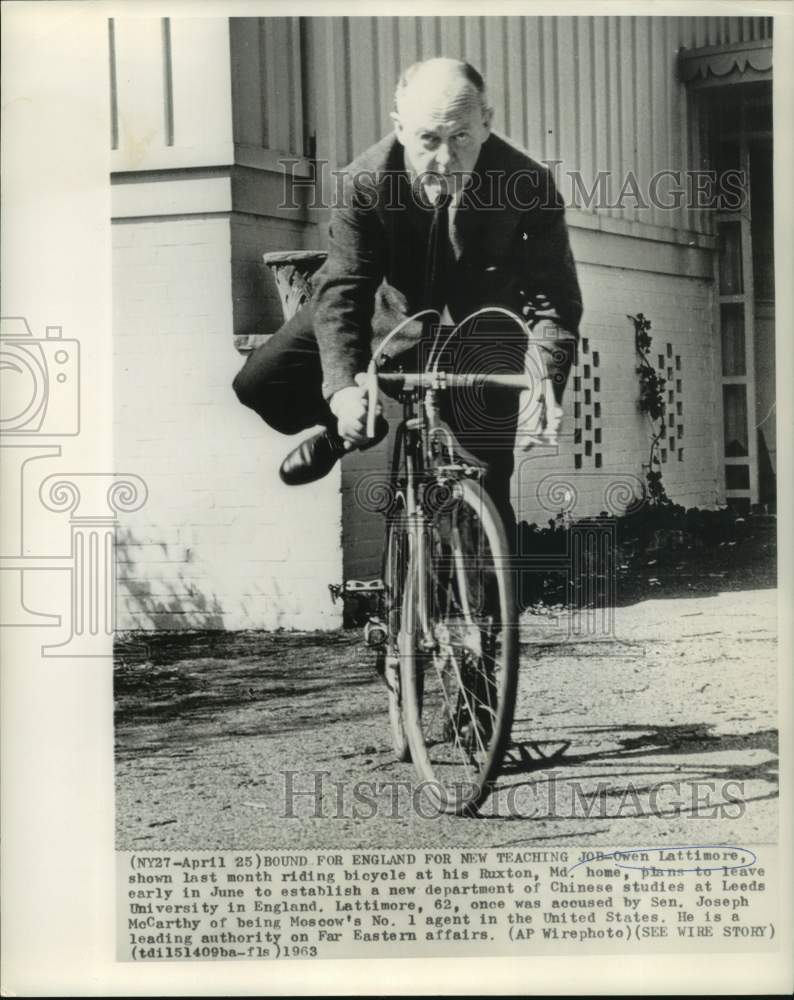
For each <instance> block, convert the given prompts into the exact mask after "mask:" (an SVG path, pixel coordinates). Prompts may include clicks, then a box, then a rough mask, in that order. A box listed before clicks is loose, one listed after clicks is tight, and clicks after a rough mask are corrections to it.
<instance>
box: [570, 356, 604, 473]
mask: <svg viewBox="0 0 794 1000" xmlns="http://www.w3.org/2000/svg"><path fill="white" fill-rule="evenodd" d="M600 369H601V358H600V355H599V353H598V351H593V350H591V348H590V341H589V339H588V338H587V337H582V340H581V342H580V362H579V364H578V365H577V367H576V369H575V371H574V376H573V418H574V432H573V441H574V456H573V462H574V468H575V469H584V468H594V469H600V468H601V466H602V464H603V451H602V448H603V429H602V427H601V371H600Z"/></svg>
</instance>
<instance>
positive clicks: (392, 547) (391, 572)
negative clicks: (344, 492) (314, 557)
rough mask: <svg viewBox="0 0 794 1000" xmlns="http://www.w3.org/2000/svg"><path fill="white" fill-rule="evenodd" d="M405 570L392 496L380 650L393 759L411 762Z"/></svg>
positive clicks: (402, 522)
mask: <svg viewBox="0 0 794 1000" xmlns="http://www.w3.org/2000/svg"><path fill="white" fill-rule="evenodd" d="M407 569H408V528H407V522H406V515H405V503H404V501H403V498H402V495H401V494H399V493H398V494H396V495H395V500H394V503H393V505H392V509H391V510H390V511H389V514H388V516H387V520H386V540H385V546H384V551H383V585H384V591H383V604H384V607H383V610H384V621H385V623H386V646H385V648H384V650H383V657H384V659H383V679H384V681H385V682H386V687H387V688H388V703H389V728H390V730H391V739H392V746H393V748H394V753H395V755H396V757H397V760H399V761H401V762H403V763H404V762H406V761H409V760H410V759H411V750H410V747H409V746H408V738H407V736H406V734H405V726H404V725H403V713H402V695H401V676H400V651H399V633H400V618H401V613H402V601H403V591H404V587H405V577H406V572H407Z"/></svg>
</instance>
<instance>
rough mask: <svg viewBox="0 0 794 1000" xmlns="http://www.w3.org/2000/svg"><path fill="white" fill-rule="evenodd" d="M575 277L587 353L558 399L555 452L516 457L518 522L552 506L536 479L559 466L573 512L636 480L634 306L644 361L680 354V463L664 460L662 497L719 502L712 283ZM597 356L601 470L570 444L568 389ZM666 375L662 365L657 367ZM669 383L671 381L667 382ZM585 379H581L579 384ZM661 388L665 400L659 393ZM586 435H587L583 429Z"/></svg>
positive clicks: (639, 432)
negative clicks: (643, 331)
mask: <svg viewBox="0 0 794 1000" xmlns="http://www.w3.org/2000/svg"><path fill="white" fill-rule="evenodd" d="M579 279H580V283H581V286H582V295H583V299H584V304H585V312H584V319H583V323H582V328H581V334H582V337H583V338H587V340H588V342H589V359H588V356H587V355H585V354H584V353H583V352H580V357H579V363H578V366H577V369H576V370H575V371H574V372H572V375H571V380H570V382H569V385H568V391H567V392H566V398H565V413H566V417H565V435H564V439H563V441H562V444H561V447H560V454H559V456H548V457H540V456H538V455H537V453H536V454H532V453H530V454H529V455H528V456H523V455H522V456H519V457H517V463H516V473H515V475H514V478H513V499H514V504H515V505H516V513H517V515H518V518H519V520H527V521H529V522H530V523H531V522H532V521H536V522H537V523H539V524H545V523H546V521H547V520H548V519H549V517H551V516H552V514H551V513H549V512H548V511H546V510H544V508H543V506H542V505H541V504H540V503H539V502H538V497H537V489H536V488H537V484H538V483H539V482H540V481H541V480H542V479H543V477H544V476H546V475H549V474H551V473H555V474H557V473H559V474H560V476H561V477H564V478H565V479H566V480H567V481H570V482H571V483H572V484H573V486H574V488H575V489H576V492H577V505H576V508H575V511H574V513H575V515H579V516H586V515H592V514H597V513H599V512H600V511H601V510H605V509H607V505H606V503H605V499H604V491H605V489H606V487H607V486H608V485H609V484H610V483H615V482H616V481H618V480H619V479H620V478H621V477H623V476H635V477H638V478H639V479H640V480H642V481H643V482H644V479H645V471H646V470H645V469H643V464H644V463H647V461H648V455H649V449H650V441H651V436H652V435H651V424H650V422H649V420H648V418H647V416H646V415H644V414H641V413H640V412H639V410H638V399H639V380H638V376H637V374H636V367H637V364H638V358H637V355H636V354H635V351H634V326H633V324H632V323H631V321H630V320H629V319H628V318H627V315H629V314H630V315H636V314H637V313H638V312H641V313H644V315H645V316H646V317H647V318H649V319H650V320H651V323H652V327H651V330H650V334H651V337H652V338H653V339H652V344H651V349H650V352H649V353H650V358H651V360H652V361H653V363H654V364H655V363H656V359H657V355H658V354H664V353H665V348H666V344H667V343H671V344H672V347H673V355H674V356H675V355H679V356H680V357H681V371H680V372H675V373H674V374H675V375H676V376H678V377H679V378H680V380H681V393H680V394H677V396H676V398H677V400H678V401H680V402H681V403H682V414H681V415H680V416H678V417H677V420H676V427H677V426H678V424H679V423H681V424H683V427H684V437H683V440H682V442H681V447H682V448H683V460H682V461H679V460H678V455H677V449H676V453H675V454H673V455H669V454H668V457H667V461H666V462H665V463H664V464H662V466H661V472H662V482H663V484H664V486H665V489H666V491H667V494H668V496H669V497H670V499H671V500H673V501H675V502H676V503H680V504H682V505H683V506H685V507H691V506H701V507H714V506H716V505H717V504H718V503H719V502H724V488H723V485H722V481H723V480H722V467H721V464H720V461H719V449H718V442H719V441H720V440H721V433H722V431H721V427H720V426H719V424H718V422H717V412H716V406H717V392H718V378H717V373H716V369H715V363H716V362H715V353H714V352H715V345H714V333H713V330H712V325H713V320H712V311H711V310H712V285H711V283H710V282H708V281H705V280H702V279H697V278H686V277H676V276H672V275H669V274H656V273H652V272H645V271H642V272H641V271H629V270H625V269H620V268H613V267H602V266H597V265H594V264H583V265H580V267H579ZM594 351H597V352H598V354H599V358H600V364H599V368H598V369H595V368H592V370H591V374H597V375H598V377H599V378H600V380H601V388H600V393H599V395H598V397H597V398H598V399H599V401H600V403H601V418H600V420H594V421H593V428H592V430H595V428H596V427H600V429H601V444H600V445H596V444H593V451H594V452H596V451H598V452H600V453H601V455H602V467H601V468H600V469H596V468H595V466H594V462H593V458H592V457H589V458H588V457H586V456H584V451H583V445H584V440H583V441H582V442H581V444H575V442H574V439H573V431H574V428H575V426H576V421H575V419H574V404H575V402H576V401H577V399H581V394H577V393H576V392H575V391H574V381H573V379H574V377H575V376H576V375H577V374H578V375H580V376H581V374H582V369H583V366H584V365H585V364H586V363H588V360H590V362H592V355H593V352H594ZM663 374H665V376H666V371H665V373H663ZM674 381H675V380H674ZM584 384H585V383H584V381H583V383H582V385H583V386H584ZM667 388H668V387H666V389H665V397H666V394H667ZM582 437H583V439H587V438H588V437H589V438H590V439H591V440H592V437H593V435H592V433H590V434H588V432H587V431H585V430H583V432H582ZM576 453H580V454H582V456H583V457H582V467H581V469H578V470H577V469H576V468H575V464H574V455H575V454H576Z"/></svg>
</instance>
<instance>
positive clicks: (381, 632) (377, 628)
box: [364, 618, 388, 649]
mask: <svg viewBox="0 0 794 1000" xmlns="http://www.w3.org/2000/svg"><path fill="white" fill-rule="evenodd" d="M387 637H388V633H387V631H386V626H385V624H384V623H383V622H382V621H381V620H380V618H370V619H368V621H367V624H366V625H365V626H364V642H366V644H367V645H368V646H369V647H370V649H378V648H379V647H380V646H385V644H386V639H387Z"/></svg>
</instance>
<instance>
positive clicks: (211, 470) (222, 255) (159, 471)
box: [113, 217, 341, 629]
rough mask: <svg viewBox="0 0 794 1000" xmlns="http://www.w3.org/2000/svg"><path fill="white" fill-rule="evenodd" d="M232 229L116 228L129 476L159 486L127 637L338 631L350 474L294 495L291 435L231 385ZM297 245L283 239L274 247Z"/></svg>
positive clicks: (127, 548) (129, 528)
mask: <svg viewBox="0 0 794 1000" xmlns="http://www.w3.org/2000/svg"><path fill="white" fill-rule="evenodd" d="M233 224H234V223H231V222H230V220H229V219H228V218H224V217H215V218H212V217H210V218H206V219H202V218H196V219H182V220H163V221H156V222H152V221H136V222H122V223H116V224H115V225H114V226H113V236H114V244H113V272H114V330H113V337H114V353H115V384H114V412H115V415H116V426H115V464H116V468H118V469H120V470H124V471H129V472H135V473H137V474H138V475H140V476H142V477H143V478H144V479H145V481H146V483H147V485H148V488H149V498H148V501H147V503H146V504H145V506H144V507H143V508H142V509H141V510H140V511H139V512H137V513H136V514H134V515H129V516H127V517H125V518H124V519H123V522H122V526H121V528H120V531H119V538H118V545H117V563H118V577H119V581H118V614H117V627H118V628H121V629H126V628H141V629H162V628H164V629H178V628H227V629H239V628H280V627H284V628H334V627H336V626H337V625H338V624H339V622H340V613H341V612H340V608H339V606H338V605H337V606H333V605H332V604H331V602H330V599H329V595H328V587H327V585H328V584H329V583H332V582H338V581H339V580H340V579H341V552H340V524H339V521H340V514H339V500H338V488H339V483H338V474H337V475H336V476H334V475H332V476H330V477H329V478H328V479H327V480H326V481H324V482H323V483H321V484H318V485H317V486H316V487H313V488H312V489H301V490H289V489H287V487H284V486H282V484H281V483H280V482H279V480H278V477H277V473H276V470H277V468H278V464H279V462H280V461H281V458H282V457H283V454H284V453H285V452H286V450H287V448H288V447H289V442H288V439H286V438H284V437H282V436H281V435H278V434H276V433H275V432H273V431H270V430H269V429H268V428H267V427H266V426H265V425H264V423H262V421H261V420H260V419H259V417H257V416H256V414H254V413H253V412H252V411H249V410H245V409H244V408H243V407H242V406H240V404H239V403H238V401H237V399H236V397H235V395H234V392H233V390H232V387H231V383H232V379H233V378H234V375H235V373H236V371H237V370H238V368H239V367H240V365H241V363H242V359H241V357H240V355H239V354H238V353H237V352H236V351H235V349H234V346H233V339H232V338H233V332H240V331H239V330H238V331H233V310H232V289H233V288H239V284H238V283H235V284H233V282H232V251H231V246H232V239H231V236H232V234H231V226H232V225H233ZM295 235H296V234H294V233H289V234H284V236H283V237H282V236H281V234H276V241H277V243H278V244H279V246H278V247H276V246H274V247H272V248H273V249H277V248H283V246H284V245H285V242H284V241H285V240H287V241H288V240H289V239H290V238H291V239H293V240H294V239H295ZM252 241H253V243H256V237H255V236H253V235H252ZM262 249H268V247H267V246H265V247H263V248H262ZM251 253H253V251H252V252H251ZM248 266H249V269H250V268H254V267H255V264H254V261H253V259H252V257H251V255H250V254H249V264H248ZM247 287H248V293H247V294H248V298H249V299H250V300H255V299H256V294H257V292H256V289H255V285H254V283H253V282H250V283H249V284H248V286H247ZM271 315H272V313H271ZM275 315H276V316H278V312H277V311H276V312H275Z"/></svg>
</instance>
